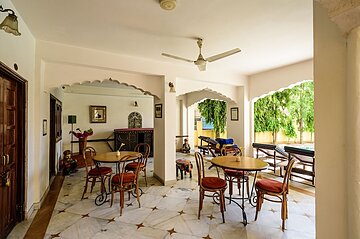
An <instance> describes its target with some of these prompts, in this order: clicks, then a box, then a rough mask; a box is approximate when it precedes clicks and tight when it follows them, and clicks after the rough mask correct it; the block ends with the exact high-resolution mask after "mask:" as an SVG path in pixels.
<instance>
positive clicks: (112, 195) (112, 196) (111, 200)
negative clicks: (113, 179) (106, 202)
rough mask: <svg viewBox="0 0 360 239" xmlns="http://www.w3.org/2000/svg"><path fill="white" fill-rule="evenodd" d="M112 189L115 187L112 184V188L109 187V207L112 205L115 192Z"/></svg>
mask: <svg viewBox="0 0 360 239" xmlns="http://www.w3.org/2000/svg"><path fill="white" fill-rule="evenodd" d="M114 190H115V187H114V186H113V187H112V188H111V198H110V207H112V205H113V203H114V196H115V195H114V194H115V192H114Z"/></svg>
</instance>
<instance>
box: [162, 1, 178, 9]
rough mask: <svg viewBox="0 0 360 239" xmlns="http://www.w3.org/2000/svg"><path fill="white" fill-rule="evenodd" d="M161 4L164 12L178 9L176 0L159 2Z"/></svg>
mask: <svg viewBox="0 0 360 239" xmlns="http://www.w3.org/2000/svg"><path fill="white" fill-rule="evenodd" d="M159 3H160V7H161V8H162V9H164V10H173V9H174V8H175V7H176V0H159Z"/></svg>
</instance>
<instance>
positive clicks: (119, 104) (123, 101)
mask: <svg viewBox="0 0 360 239" xmlns="http://www.w3.org/2000/svg"><path fill="white" fill-rule="evenodd" d="M91 88H93V87H91ZM97 89H99V88H97ZM99 90H101V89H99ZM102 90H103V93H104V94H106V89H102ZM153 98H154V97H152V96H144V95H142V96H136V95H135V96H131V95H129V94H128V95H127V96H126V95H124V96H114V95H93V94H75V93H65V94H64V101H63V122H64V124H63V141H64V150H66V149H70V140H71V135H69V134H68V133H69V132H70V130H71V124H67V117H68V115H76V124H74V130H75V129H76V128H80V129H81V130H86V129H89V128H92V129H93V131H94V134H93V135H92V136H90V137H89V138H88V139H89V140H91V139H106V138H108V137H109V136H110V135H112V134H113V132H114V129H119V128H128V116H129V114H130V113H132V112H139V113H140V114H141V116H142V127H143V128H153V126H154V109H153V108H154V100H153ZM135 101H137V103H138V107H135V106H134V102H135ZM90 105H101V106H106V111H107V112H106V123H90V116H89V106H90ZM73 139H74V140H77V139H76V137H74V138H73ZM88 145H89V146H93V147H95V148H96V150H97V152H100V153H101V152H108V151H110V148H109V147H108V146H107V144H106V142H89V143H88ZM111 145H112V146H113V144H112V143H111ZM73 148H74V152H78V144H73Z"/></svg>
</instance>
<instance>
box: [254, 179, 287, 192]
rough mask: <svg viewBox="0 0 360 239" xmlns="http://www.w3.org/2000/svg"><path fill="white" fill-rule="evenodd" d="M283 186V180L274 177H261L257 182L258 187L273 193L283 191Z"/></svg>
mask: <svg viewBox="0 0 360 239" xmlns="http://www.w3.org/2000/svg"><path fill="white" fill-rule="evenodd" d="M282 186H283V184H282V182H279V181H276V180H272V179H261V180H258V181H257V182H256V187H257V188H259V189H262V190H264V191H268V192H273V193H281V192H282Z"/></svg>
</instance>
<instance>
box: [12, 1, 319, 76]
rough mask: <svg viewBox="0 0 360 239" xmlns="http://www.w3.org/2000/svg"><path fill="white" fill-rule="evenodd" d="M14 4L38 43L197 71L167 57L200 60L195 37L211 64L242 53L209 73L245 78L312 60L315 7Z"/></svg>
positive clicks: (262, 3)
mask: <svg viewBox="0 0 360 239" xmlns="http://www.w3.org/2000/svg"><path fill="white" fill-rule="evenodd" d="M12 2H13V4H14V5H15V7H16V10H17V11H18V12H19V14H20V15H21V17H22V18H23V19H24V20H25V22H26V23H27V25H28V27H29V28H30V31H31V32H32V33H33V34H34V36H35V37H36V39H41V40H47V41H54V42H60V43H64V44H69V45H76V46H81V47H86V48H94V49H98V50H104V51H110V52H114V53H118V54H124V55H132V56H137V57H142V58H148V59H153V60H157V61H163V62H170V63H173V64H190V63H186V62H182V61H178V60H175V59H171V58H166V57H163V56H161V53H162V52H166V53H169V54H173V55H178V56H182V57H185V58H189V59H194V60H195V59H196V58H197V56H198V48H197V45H196V41H195V40H194V38H195V37H202V38H203V39H204V46H203V55H204V57H205V58H206V57H209V56H212V55H215V54H218V53H221V52H223V51H227V50H230V49H233V48H236V47H239V48H240V49H241V50H242V52H241V53H238V54H235V55H233V56H230V57H228V58H224V59H222V60H219V61H216V62H212V63H209V64H208V66H207V68H216V69H217V70H227V71H234V72H237V73H241V74H245V75H249V74H254V73H257V72H261V71H264V70H268V69H271V68H276V67H279V66H283V65H288V64H291V63H295V62H298V61H302V60H307V59H310V58H312V56H313V29H312V19H313V16H312V4H313V2H312V0H211V1H209V0H177V7H176V8H175V9H174V10H173V11H165V10H163V9H161V8H160V6H159V3H158V0H128V1H125V0H107V1H95V0H76V1H69V0H64V1H49V0H36V1H23V0H12ZM19 29H20V31H21V25H20V26H19ZM194 70H197V67H196V66H194Z"/></svg>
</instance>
